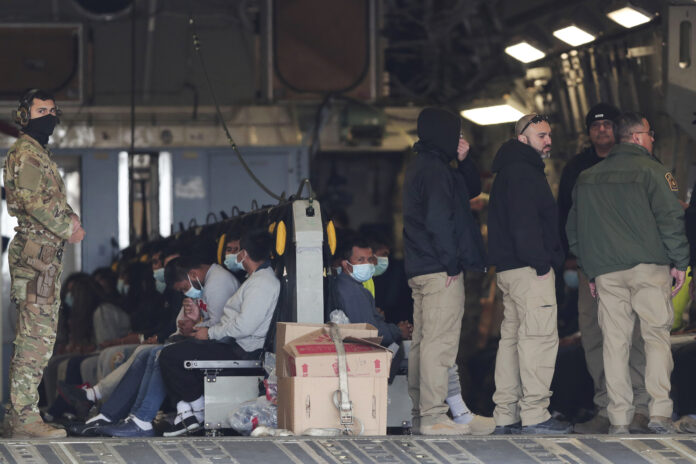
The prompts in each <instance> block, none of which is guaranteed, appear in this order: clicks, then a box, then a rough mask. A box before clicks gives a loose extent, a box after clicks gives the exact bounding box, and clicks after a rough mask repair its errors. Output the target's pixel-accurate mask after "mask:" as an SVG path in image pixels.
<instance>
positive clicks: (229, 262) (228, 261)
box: [225, 253, 244, 272]
mask: <svg viewBox="0 0 696 464" xmlns="http://www.w3.org/2000/svg"><path fill="white" fill-rule="evenodd" d="M238 255H239V253H229V254H227V255H225V267H226V268H227V269H229V270H230V271H232V272H238V271H243V270H244V266H242V262H244V260H243V259H242V260H241V261H237V256H238Z"/></svg>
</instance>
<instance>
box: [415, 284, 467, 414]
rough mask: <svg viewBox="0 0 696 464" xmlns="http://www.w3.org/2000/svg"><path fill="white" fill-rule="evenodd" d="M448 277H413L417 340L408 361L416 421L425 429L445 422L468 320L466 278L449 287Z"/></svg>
mask: <svg viewBox="0 0 696 464" xmlns="http://www.w3.org/2000/svg"><path fill="white" fill-rule="evenodd" d="M446 280H447V274H446V273H444V272H438V273H434V274H426V275H422V276H417V277H413V278H411V279H409V280H408V285H409V286H410V287H411V290H412V292H413V336H412V341H411V349H410V351H409V359H408V393H409V396H410V397H411V402H412V404H413V410H412V414H413V417H420V418H421V425H433V424H435V423H437V422H438V421H440V420H442V419H443V418H444V417H445V414H446V413H447V410H448V409H449V408H448V406H447V404H446V403H445V399H446V398H447V384H448V378H449V374H448V371H449V369H450V368H451V367H452V366H453V365H454V363H455V361H456V359H457V351H458V349H459V332H460V330H461V324H462V317H463V316H464V277H463V275H462V274H461V273H460V274H459V276H458V277H457V280H455V281H454V282H452V284H450V286H449V287H445V281H446Z"/></svg>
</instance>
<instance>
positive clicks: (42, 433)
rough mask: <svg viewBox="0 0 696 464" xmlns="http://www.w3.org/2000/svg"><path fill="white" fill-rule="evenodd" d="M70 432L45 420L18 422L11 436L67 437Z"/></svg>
mask: <svg viewBox="0 0 696 464" xmlns="http://www.w3.org/2000/svg"><path fill="white" fill-rule="evenodd" d="M67 436H68V434H67V433H66V432H65V430H64V429H57V428H55V427H52V426H50V425H48V424H46V423H45V422H44V421H37V422H31V423H29V424H22V423H16V424H14V426H13V427H12V434H11V436H10V437H11V438H65V437H67Z"/></svg>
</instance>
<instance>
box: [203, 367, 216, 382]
mask: <svg viewBox="0 0 696 464" xmlns="http://www.w3.org/2000/svg"><path fill="white" fill-rule="evenodd" d="M219 372H220V371H219V370H218V369H213V370H207V369H206V370H204V371H203V374H204V375H205V381H206V382H208V383H212V382H217V375H218V373H219Z"/></svg>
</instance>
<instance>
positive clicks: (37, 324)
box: [3, 134, 74, 428]
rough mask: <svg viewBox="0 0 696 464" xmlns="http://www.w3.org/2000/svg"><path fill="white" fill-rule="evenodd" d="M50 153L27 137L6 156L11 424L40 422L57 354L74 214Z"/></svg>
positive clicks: (21, 137) (14, 425) (24, 136)
mask: <svg viewBox="0 0 696 464" xmlns="http://www.w3.org/2000/svg"><path fill="white" fill-rule="evenodd" d="M50 155H51V154H50V152H49V151H48V150H46V149H45V148H44V147H42V146H41V145H40V144H39V143H38V142H37V141H36V140H34V139H33V138H31V137H29V136H28V135H26V134H24V135H22V136H20V138H19V139H18V140H17V141H16V142H15V143H14V145H12V147H11V148H10V150H9V151H8V152H7V158H6V160H5V167H4V172H3V175H4V179H5V190H6V194H7V209H8V212H9V213H10V215H11V216H15V217H16V218H17V221H18V226H17V228H16V229H15V230H16V232H17V234H16V235H15V237H14V238H13V239H12V242H11V243H10V246H9V249H8V257H9V264H10V275H11V276H12V287H11V293H10V297H11V299H12V301H13V302H14V303H15V304H16V305H17V308H18V311H19V314H18V319H17V336H16V338H15V341H14V345H15V349H14V354H13V356H12V363H11V365H10V426H11V427H13V428H14V427H16V425H17V424H25V425H29V424H32V423H35V422H40V421H41V417H40V415H39V410H38V407H37V405H38V402H39V394H38V386H39V383H40V382H41V377H42V375H43V370H44V368H45V367H46V364H47V363H48V360H49V359H50V358H51V355H52V353H53V345H54V343H55V338H56V327H57V323H58V307H59V305H60V298H59V294H60V276H61V272H62V265H61V259H62V256H63V246H64V244H65V241H66V240H67V239H69V238H70V236H71V235H72V233H73V225H72V218H71V215H73V214H74V213H73V210H72V208H70V206H69V205H68V203H67V199H66V196H65V186H64V184H63V180H62V178H61V176H60V173H59V172H58V167H57V166H56V163H55V162H54V161H53V160H52V159H51V157H50Z"/></svg>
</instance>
